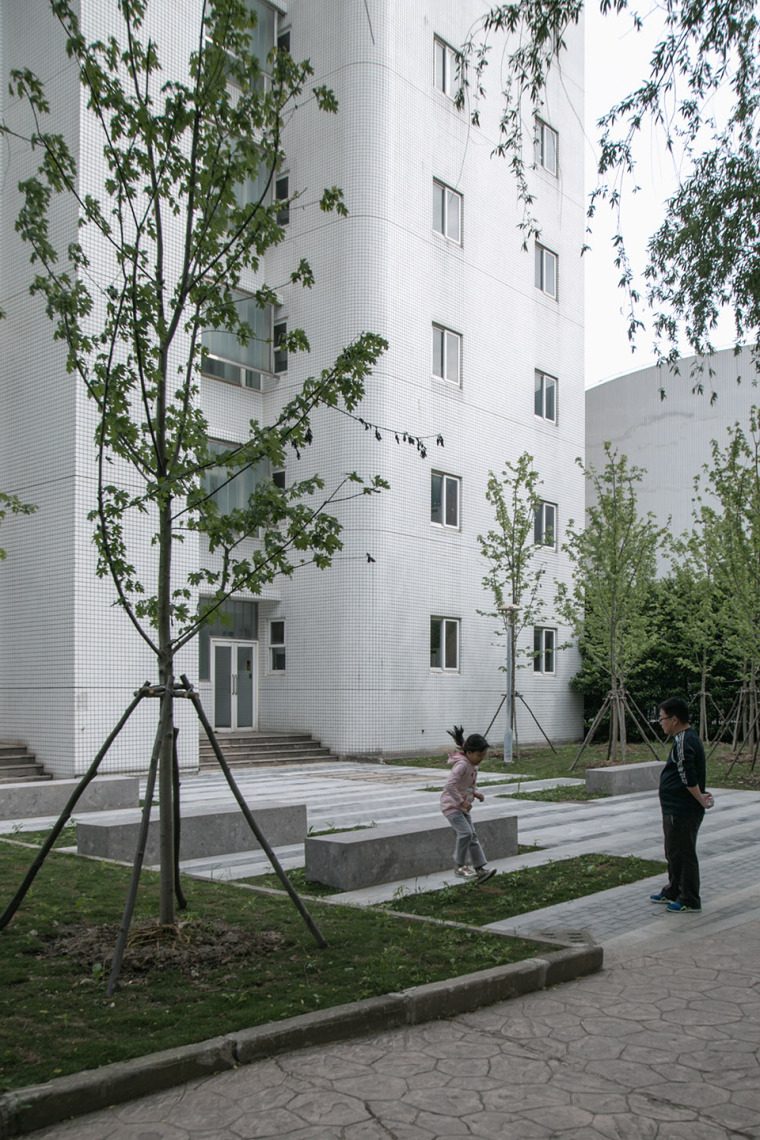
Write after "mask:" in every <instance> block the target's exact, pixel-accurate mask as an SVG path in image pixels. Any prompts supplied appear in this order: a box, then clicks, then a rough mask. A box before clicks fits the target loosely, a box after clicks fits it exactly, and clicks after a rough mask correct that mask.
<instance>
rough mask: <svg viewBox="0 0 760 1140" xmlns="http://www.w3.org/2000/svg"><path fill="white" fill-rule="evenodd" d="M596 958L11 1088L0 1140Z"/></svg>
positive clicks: (570, 959) (326, 1013) (560, 954)
mask: <svg viewBox="0 0 760 1140" xmlns="http://www.w3.org/2000/svg"><path fill="white" fill-rule="evenodd" d="M603 960H604V953H603V950H602V947H601V946H596V945H584V946H580V947H575V946H574V947H568V948H565V949H563V950H556V951H554V952H553V953H551V954H547V955H545V956H544V957H541V958H527V959H525V960H524V961H522V962H514V963H512V964H511V965H508V966H496V967H494V968H493V969H490V970H481V971H479V972H478V973H475V974H464V975H462V976H461V977H459V978H448V979H446V980H445V981H443V982H431V983H430V984H429V985H424V986H415V987H413V988H412V989H409V990H404V992H403V993H397V994H385V995H383V996H382V997H374V998H367V999H366V1000H364V1001H358V1002H353V1003H351V1004H350V1005H339V1006H333V1007H332V1008H331V1009H325V1010H318V1011H316V1012H313V1013H305V1014H301V1015H300V1016H298V1017H291V1018H288V1019H287V1020H286V1021H279V1022H274V1023H272V1024H270V1025H260V1026H257V1027H255V1028H253V1029H241V1030H239V1031H238V1032H237V1033H229V1034H227V1035H225V1036H224V1037H212V1038H211V1039H210V1040H208V1041H199V1042H197V1043H196V1044H194V1045H184V1046H182V1047H180V1048H177V1049H165V1050H163V1051H162V1052H160V1053H149V1054H148V1055H147V1056H145V1057H137V1058H135V1059H134V1060H132V1061H119V1062H117V1063H116V1064H113V1065H104V1066H103V1067H102V1068H100V1069H90V1070H88V1071H87V1072H84V1073H73V1074H71V1075H70V1076H68V1077H57V1078H56V1079H55V1080H53V1081H48V1082H47V1083H46V1084H44V1085H29V1086H27V1087H26V1088H22V1089H15V1090H14V1091H13V1092H10V1093H5V1094H4V1095H3V1096H0V1140H9V1138H10V1137H13V1136H21V1135H23V1134H25V1133H28V1132H34V1131H35V1130H36V1129H39V1128H46V1127H49V1126H50V1125H52V1124H57V1123H58V1122H60V1121H61V1120H65V1119H67V1118H69V1117H72V1116H84V1115H85V1114H86V1113H88V1112H96V1111H98V1110H99V1109H103V1108H109V1107H110V1106H112V1105H114V1104H121V1103H122V1102H124V1101H127V1100H133V1099H135V1098H136V1097H140V1096H146V1095H147V1094H149V1093H154V1092H161V1091H163V1090H164V1089H168V1088H172V1087H173V1086H174V1085H178V1084H184V1083H185V1082H186V1081H192V1080H197V1079H199V1078H202V1077H210V1076H212V1075H213V1074H214V1073H220V1072H224V1071H225V1070H226V1069H233V1068H236V1067H237V1066H239V1065H248V1064H251V1063H252V1062H253V1061H260V1060H263V1059H264V1058H265V1057H271V1056H273V1055H274V1054H276V1053H288V1052H292V1051H293V1050H295V1049H306V1048H308V1047H310V1046H314V1045H329V1044H331V1043H333V1042H336V1041H345V1040H347V1039H350V1038H352V1037H361V1036H365V1035H366V1034H372V1033H382V1032H384V1031H385V1030H388V1029H398V1028H400V1027H402V1026H404V1025H419V1024H420V1023H421V1022H425V1021H434V1020H436V1019H440V1018H449V1017H454V1016H456V1015H457V1014H460V1013H469V1012H471V1011H472V1010H474V1009H478V1008H479V1007H480V1006H484V1005H493V1004H495V1003H496V1002H500V1001H506V1000H508V999H509V998H512V997H518V996H520V995H522V994H527V993H532V992H533V991H534V990H541V989H545V988H546V987H548V986H554V985H558V984H559V983H561V982H567V981H571V980H572V979H573V978H582V977H585V976H586V975H588V974H593V973H596V972H597V971H598V970H601V968H602V964H603Z"/></svg>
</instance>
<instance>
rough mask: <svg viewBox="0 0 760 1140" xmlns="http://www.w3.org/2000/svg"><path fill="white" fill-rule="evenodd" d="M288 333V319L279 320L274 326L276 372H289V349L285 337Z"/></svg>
mask: <svg viewBox="0 0 760 1140" xmlns="http://www.w3.org/2000/svg"><path fill="white" fill-rule="evenodd" d="M287 335H288V324H287V321H278V322H277V324H276V325H275V326H274V370H275V372H287V370H288V350H287V347H286V346H285V343H284V342H285V339H286V337H287Z"/></svg>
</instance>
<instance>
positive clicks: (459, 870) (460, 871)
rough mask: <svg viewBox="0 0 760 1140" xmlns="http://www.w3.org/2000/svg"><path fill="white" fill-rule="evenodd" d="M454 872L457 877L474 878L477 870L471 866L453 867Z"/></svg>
mask: <svg viewBox="0 0 760 1140" xmlns="http://www.w3.org/2000/svg"><path fill="white" fill-rule="evenodd" d="M454 874H455V875H456V877H457V878H458V879H474V878H476V877H477V871H475V869H474V868H473V867H455V868H454Z"/></svg>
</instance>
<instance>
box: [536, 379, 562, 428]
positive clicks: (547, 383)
mask: <svg viewBox="0 0 760 1140" xmlns="http://www.w3.org/2000/svg"><path fill="white" fill-rule="evenodd" d="M534 411H535V413H536V415H537V416H541V418H542V419H545V420H551V421H552V423H556V422H557V380H556V377H554V376H549V375H547V373H546V372H539V371H538V369H536V389H535V403H534Z"/></svg>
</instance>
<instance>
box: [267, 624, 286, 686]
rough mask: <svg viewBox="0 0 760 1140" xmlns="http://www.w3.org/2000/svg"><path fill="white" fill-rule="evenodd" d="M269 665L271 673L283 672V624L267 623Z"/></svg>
mask: <svg viewBox="0 0 760 1140" xmlns="http://www.w3.org/2000/svg"><path fill="white" fill-rule="evenodd" d="M269 664H270V668H271V670H272V672H273V673H284V672H285V622H284V621H270V623H269Z"/></svg>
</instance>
